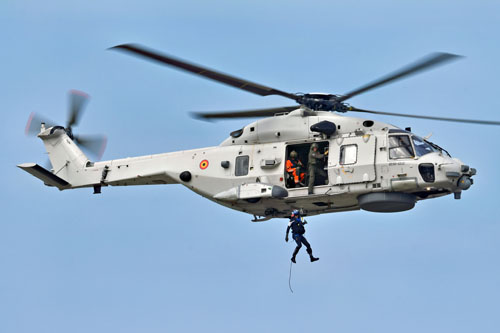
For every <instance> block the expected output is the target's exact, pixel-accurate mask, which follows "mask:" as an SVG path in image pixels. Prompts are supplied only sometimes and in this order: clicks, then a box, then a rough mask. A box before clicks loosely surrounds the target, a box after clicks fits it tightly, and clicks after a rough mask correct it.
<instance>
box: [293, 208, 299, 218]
mask: <svg viewBox="0 0 500 333" xmlns="http://www.w3.org/2000/svg"><path fill="white" fill-rule="evenodd" d="M297 215H300V211H299V210H298V209H294V210H293V211H292V216H297Z"/></svg>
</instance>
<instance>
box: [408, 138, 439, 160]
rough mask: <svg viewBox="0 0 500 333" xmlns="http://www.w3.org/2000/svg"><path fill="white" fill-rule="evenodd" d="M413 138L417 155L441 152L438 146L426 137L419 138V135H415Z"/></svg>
mask: <svg viewBox="0 0 500 333" xmlns="http://www.w3.org/2000/svg"><path fill="white" fill-rule="evenodd" d="M411 138H412V140H413V146H415V154H416V155H417V156H424V155H425V154H429V153H433V152H439V150H438V149H437V148H436V147H433V146H432V145H431V144H430V143H428V142H427V141H425V140H424V139H422V138H419V137H418V136H415V135H413V136H412V137H411Z"/></svg>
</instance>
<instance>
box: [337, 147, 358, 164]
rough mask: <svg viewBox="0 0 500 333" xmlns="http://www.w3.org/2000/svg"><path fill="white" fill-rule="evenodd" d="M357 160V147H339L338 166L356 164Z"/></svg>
mask: <svg viewBox="0 0 500 333" xmlns="http://www.w3.org/2000/svg"><path fill="white" fill-rule="evenodd" d="M357 159H358V146H357V145H345V146H342V147H340V164H341V165H348V164H356V161H357Z"/></svg>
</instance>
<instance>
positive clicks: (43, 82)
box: [0, 0, 500, 333]
mask: <svg viewBox="0 0 500 333" xmlns="http://www.w3.org/2000/svg"><path fill="white" fill-rule="evenodd" d="M498 31H500V3H499V2H498V1H481V2H470V1H460V0H454V1H426V0H424V1H387V0H385V1H384V0H383V1H376V2H374V1H342V2H340V1H296V0H288V1H262V0H253V1H246V0H245V1H218V0H215V1H179V2H172V1H168V0H167V1H148V0H146V1H140V2H133V1H123V0H122V1H99V2H97V1H96V2H89V1H50V0H49V1H44V2H40V1H22V0H21V1H20V0H16V1H15V0H3V1H1V2H0V40H1V41H2V44H3V46H2V50H1V52H0V69H1V71H0V73H1V79H0V97H1V98H0V113H1V115H2V117H1V119H2V123H3V128H2V130H1V131H0V135H1V140H2V141H3V142H4V148H3V151H4V153H3V157H2V163H1V164H0V172H1V174H2V175H3V177H2V179H3V181H2V186H1V190H0V205H1V206H0V207H1V211H2V218H1V221H0V332H6V333H7V332H8V333H10V332H16V333H17V332H39V333H42V332H168V331H171V332H193V331H203V332H227V331H238V332H276V331H287V332H302V331H306V330H310V331H313V332H326V331H328V332H332V331H338V332H363V331H365V332H366V331H370V332H384V333H387V332H401V331H404V332H424V331H425V332H471V331H477V332H497V331H498V327H499V326H500V316H499V309H500V306H499V305H500V301H499V299H500V283H499V281H500V268H499V265H498V253H499V252H500V242H499V240H500V224H499V218H498V217H497V216H498V214H497V212H498V205H499V199H498V188H499V186H500V182H499V179H498V165H499V164H500V157H499V154H498V148H497V145H496V141H494V140H495V137H496V136H497V135H498V134H499V133H500V128H499V127H494V126H479V125H465V124H454V123H443V122H437V121H434V122H433V121H426V120H419V119H408V118H396V117H384V116H379V117H373V119H376V120H380V121H385V122H388V123H391V124H394V125H396V126H400V127H403V128H404V127H407V126H411V127H412V130H413V132H415V133H417V134H420V135H422V136H425V135H428V134H431V133H432V138H431V140H432V141H434V142H436V143H437V144H439V145H440V146H443V147H444V148H446V149H447V150H448V151H449V152H450V153H451V154H452V156H454V157H458V158H460V159H461V160H462V161H463V162H464V163H466V164H468V165H470V166H471V167H474V168H476V169H477V170H478V174H477V176H475V177H474V181H475V183H474V185H473V186H472V187H471V189H470V190H468V191H466V192H464V193H463V195H462V199H461V200H454V199H453V197H452V196H446V197H443V198H438V199H433V200H427V201H421V202H418V203H417V205H416V207H415V208H414V209H413V210H411V211H408V212H403V213H394V214H377V213H369V212H363V211H356V212H347V213H336V214H327V215H321V216H315V217H311V218H308V221H309V224H308V226H307V227H308V228H307V229H308V230H307V237H308V239H309V241H310V243H311V244H312V246H313V249H314V253H315V255H317V256H318V257H320V258H321V260H320V261H318V262H316V263H314V264H311V263H309V262H308V260H306V259H307V256H306V253H305V251H302V252H301V253H300V254H299V256H298V258H297V259H298V260H297V261H298V262H297V265H294V266H293V271H292V287H293V290H294V293H291V292H290V290H289V288H288V277H289V275H288V274H289V267H290V266H289V263H290V260H289V259H290V256H291V253H292V251H293V248H294V245H293V244H292V243H291V242H289V243H285V241H284V237H285V229H286V224H287V220H284V219H276V220H271V221H267V222H264V223H252V222H250V219H251V216H250V215H247V214H244V213H241V212H236V211H232V210H229V209H227V208H224V207H222V206H219V205H216V204H215V203H213V202H211V201H209V200H207V199H205V198H203V197H200V196H198V195H197V194H195V193H193V192H190V191H189V190H188V189H186V188H184V187H182V186H181V185H161V186H160V185H155V186H142V187H122V188H120V187H116V188H112V187H107V188H103V190H102V194H100V195H93V194H92V189H79V190H73V191H63V192H60V191H58V190H56V189H54V188H49V187H46V186H44V185H43V184H42V183H41V182H40V181H39V180H38V179H36V178H34V177H32V176H31V175H29V174H27V173H25V172H23V171H22V170H20V169H18V168H17V167H16V165H17V164H20V163H24V162H37V163H40V164H43V163H44V161H45V159H46V154H45V150H44V148H43V145H42V143H41V141H40V140H39V139H37V138H33V137H25V136H24V126H25V124H26V121H27V119H28V116H29V114H30V113H31V112H37V113H40V114H43V115H45V116H46V117H48V118H51V119H54V120H57V121H59V122H61V123H64V122H65V120H66V115H67V92H68V91H69V90H70V89H78V90H82V91H85V92H87V93H88V94H89V95H90V96H91V100H90V103H89V104H88V106H87V109H86V113H85V115H84V117H83V119H82V121H81V123H80V124H79V126H78V127H77V128H75V132H76V133H81V134H90V133H99V134H105V135H107V137H108V146H107V150H106V152H105V153H104V156H103V159H104V160H107V159H114V158H122V157H129V156H139V155H146V154H152V153H162V152H171V151H176V150H183V149H191V148H199V147H204V146H216V145H218V144H219V143H220V142H222V141H223V140H224V139H225V138H226V137H227V136H228V134H229V132H231V131H233V130H235V129H238V128H241V127H242V126H243V125H245V124H246V123H248V122H249V121H248V120H230V121H221V122H215V123H209V122H202V121H198V120H194V119H192V118H190V116H189V112H190V111H214V110H237V109H251V108H259V107H274V106H281V105H289V101H287V100H286V99H284V98H282V97H279V96H274V97H260V96H257V95H253V94H250V93H247V92H244V91H239V90H237V89H234V88H232V87H228V86H224V85H221V84H218V83H215V82H212V81H209V80H205V79H203V78H198V77H195V76H192V75H188V74H186V73H183V72H179V71H176V70H173V69H170V68H166V67H161V66H158V65H156V64H153V63H150V62H147V61H144V60H142V59H138V58H134V57H130V56H128V55H125V54H121V53H118V52H113V51H108V50H107V48H109V47H112V46H114V45H117V44H121V43H127V42H136V43H141V44H144V45H147V46H149V47H152V48H155V49H157V50H161V51H164V52H166V53H168V54H172V55H175V56H178V57H180V58H183V59H187V60H190V61H192V62H195V63H200V64H203V65H205V66H208V67H211V68H215V69H218V70H221V71H224V72H227V73H231V74H233V75H236V76H239V77H243V78H246V79H248V80H251V81H254V82H258V83H262V84H265V85H268V86H271V87H275V88H277V89H280V90H284V91H289V92H329V93H337V94H342V93H345V92H347V91H349V90H352V89H354V88H356V87H358V86H361V85H363V84H365V83H367V82H368V81H371V80H372V79H375V78H378V77H380V76H382V75H385V74H386V73H389V72H391V71H393V70H395V69H398V68H400V67H401V66H404V65H406V64H408V63H410V62H412V61H414V60H416V59H418V58H420V57H422V56H425V55H426V54H428V53H431V52H435V51H442V52H450V53H455V54H459V55H463V56H465V57H464V58H463V59H461V60H460V61H457V62H454V63H452V64H448V65H446V66H443V67H440V68H438V69H435V70H432V71H429V72H426V73H423V74H420V75H418V76H414V77H412V78H410V79H407V80H404V81H399V82H397V83H394V84H391V85H388V86H385V87H382V88H379V89H377V90H374V91H371V92H369V93H366V94H363V95H360V96H357V97H355V98H353V99H352V100H350V103H351V104H352V105H355V106H356V107H359V108H365V109H373V110H382V111H387V112H402V113H408V114H423V115H435V116H443V117H460V118H475V119H491V120H500V114H499V113H498V109H499V108H500V102H499V100H498V99H497V97H498V89H499V88H498V86H499V84H498V80H499V79H498V78H499V77H500V67H499V66H498V59H500V44H499V43H498ZM353 116H358V115H353ZM492 140H493V141H492Z"/></svg>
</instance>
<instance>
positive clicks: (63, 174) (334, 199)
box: [20, 108, 475, 221]
mask: <svg viewBox="0 0 500 333" xmlns="http://www.w3.org/2000/svg"><path fill="white" fill-rule="evenodd" d="M319 123H323V124H324V123H326V124H327V125H329V126H330V130H333V131H334V133H333V134H332V133H331V131H330V133H328V134H330V135H327V134H325V133H323V132H317V131H313V130H312V129H311V127H312V126H313V125H315V124H319ZM313 127H314V126H313ZM38 136H39V137H40V138H41V139H42V140H43V141H44V143H45V146H46V148H47V151H48V152H49V158H50V159H51V162H52V165H53V170H52V171H53V174H54V177H56V178H60V179H62V181H63V182H61V183H60V184H59V185H57V182H56V184H54V183H53V182H51V181H45V180H44V179H43V178H42V177H39V178H41V179H42V180H44V181H45V183H46V184H49V185H54V186H57V187H58V188H59V189H61V190H64V189H73V188H81V187H93V188H94V190H95V192H98V193H99V192H100V189H101V187H103V186H108V185H109V186H131V185H153V184H182V185H184V186H186V187H187V188H189V189H190V190H192V191H194V192H196V193H198V194H200V195H202V196H204V197H206V198H208V199H210V200H213V201H215V202H217V203H219V204H221V205H224V206H226V207H229V208H232V209H236V210H239V211H243V212H246V213H249V214H253V215H254V216H255V219H254V220H255V221H262V220H267V219H270V218H275V217H287V216H289V213H290V211H291V210H293V209H302V210H303V211H304V213H305V214H307V215H317V214H323V213H330V212H341V211H349V210H358V209H365V210H369V211H376V212H396V211H403V210H408V209H411V208H413V206H414V204H415V202H416V201H419V200H424V199H430V198H435V197H440V196H443V195H447V194H452V193H453V194H454V195H455V198H460V193H461V192H462V190H467V189H468V188H469V187H470V185H471V184H472V179H471V176H473V175H474V174H475V169H472V168H469V167H468V166H467V165H465V164H463V163H462V162H461V161H460V160H458V159H456V158H452V157H451V156H449V155H448V154H447V153H446V151H444V150H443V149H441V148H439V147H438V146H436V145H433V144H431V143H429V142H427V141H425V140H423V139H421V138H419V137H417V136H415V135H413V134H412V133H410V132H409V131H406V130H402V129H400V128H397V127H395V126H392V125H389V124H386V123H382V122H378V121H372V120H367V119H361V118H353V117H345V116H340V115H337V114H332V113H330V112H322V111H318V112H314V111H310V110H307V109H305V108H300V109H297V110H295V111H292V112H290V113H288V114H282V115H276V116H274V117H270V118H265V119H261V120H258V121H256V122H253V123H251V124H249V125H247V126H245V127H244V128H243V129H241V130H238V131H235V132H232V133H231V136H230V137H229V138H227V139H226V140H225V141H223V142H222V143H221V144H220V145H219V146H215V147H207V148H200V149H193V150H186V151H178V152H172V153H164V154H155V155H147V156H140V157H133V158H124V159H116V160H109V161H102V162H96V163H92V162H90V161H89V160H88V159H87V158H86V156H85V155H84V154H83V153H82V152H81V151H80V150H79V148H78V147H77V146H76V145H75V144H74V143H73V141H72V140H71V139H70V138H69V137H68V136H67V134H66V133H65V132H64V131H63V130H55V131H53V130H51V128H48V129H44V128H43V127H42V131H41V132H40V134H39V135H38ZM312 143H317V144H318V145H319V147H320V150H321V152H322V153H326V154H325V157H324V159H323V161H322V163H320V164H318V166H317V168H321V169H322V170H324V172H323V173H321V174H322V175H323V176H321V175H318V176H317V177H315V183H314V184H310V183H308V179H310V173H311V172H314V170H313V169H310V167H309V166H308V162H309V161H308V160H307V159H308V151H309V150H310V149H311V148H310V146H311V144H312ZM291 151H295V152H297V153H298V155H299V160H301V161H302V162H301V164H302V166H303V167H302V171H300V172H301V173H302V174H303V176H304V179H303V180H302V181H301V182H300V184H298V183H295V182H294V181H293V179H291V178H293V177H292V176H291V174H290V173H289V172H287V170H286V167H285V164H286V161H287V159H289V158H290V152H291ZM23 166H24V167H23ZM20 167H21V168H23V169H25V170H26V171H28V172H30V173H32V174H34V175H35V176H36V174H35V171H34V169H33V168H32V169H30V165H28V164H25V165H21V166H20ZM37 177H38V176H37ZM51 177H52V176H51ZM56 180H57V179H56ZM64 182H66V183H67V184H64ZM311 188H312V189H313V192H312V194H311V193H310V189H311Z"/></svg>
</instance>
